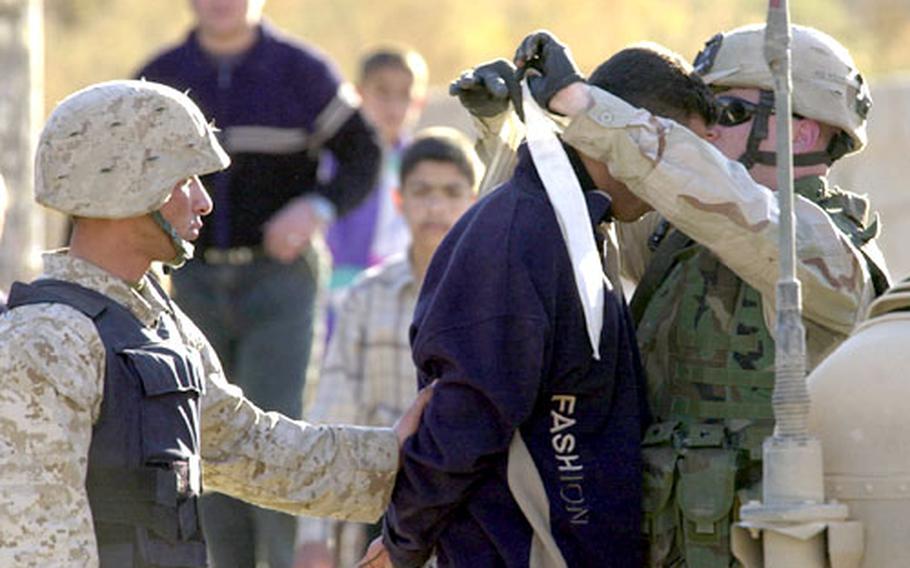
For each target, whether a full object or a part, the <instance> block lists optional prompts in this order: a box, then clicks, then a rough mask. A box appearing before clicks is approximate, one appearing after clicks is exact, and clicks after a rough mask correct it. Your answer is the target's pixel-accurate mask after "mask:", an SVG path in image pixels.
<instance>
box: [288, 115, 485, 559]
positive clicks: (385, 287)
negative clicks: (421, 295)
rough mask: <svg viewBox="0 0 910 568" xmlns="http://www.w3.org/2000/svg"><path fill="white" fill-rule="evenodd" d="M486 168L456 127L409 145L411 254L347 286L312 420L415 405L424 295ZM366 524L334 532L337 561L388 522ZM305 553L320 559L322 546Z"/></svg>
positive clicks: (402, 195)
mask: <svg viewBox="0 0 910 568" xmlns="http://www.w3.org/2000/svg"><path fill="white" fill-rule="evenodd" d="M481 171H482V166H481V165H480V159H479V158H478V157H477V154H476V153H475V152H474V150H473V148H472V147H471V142H470V141H469V140H468V139H467V137H466V136H465V135H464V134H462V133H460V132H459V131H457V130H454V129H452V128H445V127H436V128H428V129H426V130H423V131H422V132H420V133H419V134H418V135H417V136H416V137H415V138H414V140H413V141H412V142H411V143H410V144H409V145H408V146H407V147H406V148H405V149H404V152H403V153H402V155H401V174H400V176H401V177H400V182H399V187H398V191H397V194H398V196H399V198H398V199H399V208H400V210H401V213H402V215H403V216H404V218H405V220H406V222H407V226H408V229H409V230H410V232H411V234H412V235H413V240H412V242H411V245H410V246H409V247H408V250H407V252H406V253H402V254H398V255H395V256H392V257H390V258H389V259H387V260H386V261H385V262H384V263H382V264H380V265H379V266H375V267H373V268H370V269H368V270H367V271H366V272H364V273H362V274H361V276H360V277H358V279H357V280H355V282H354V283H353V284H352V285H351V286H350V287H349V288H348V289H347V290H346V292H345V294H344V297H343V301H342V302H341V303H340V306H339V310H338V312H337V319H336V327H335V333H334V334H333V335H332V339H331V340H330V341H329V346H328V351H327V354H326V359H325V362H324V364H323V368H322V374H321V377H320V379H319V387H318V389H317V392H316V398H315V402H314V404H313V407H312V410H311V411H310V412H309V413H308V416H307V418H308V419H309V420H310V421H315V422H317V423H343V424H368V425H373V426H383V425H384V426H388V425H391V424H394V423H395V421H396V420H397V419H398V418H399V417H400V416H401V415H402V413H403V412H404V411H405V409H407V406H408V404H409V403H410V401H411V400H413V398H414V395H415V393H416V392H417V371H416V369H415V368H414V362H413V360H412V359H411V347H410V342H409V339H408V334H409V330H410V326H411V319H412V317H413V314H414V305H415V304H416V302H417V294H418V292H419V290H420V285H421V283H422V282H423V276H424V274H425V273H426V270H427V266H428V265H429V264H430V259H431V258H432V256H433V253H434V252H435V251H436V248H437V247H438V246H439V243H440V242H442V239H443V237H444V236H445V235H446V233H447V232H448V231H449V229H450V228H451V227H452V226H453V225H454V224H455V222H456V221H457V220H458V219H459V218H460V217H461V215H462V214H463V213H464V212H465V211H466V210H467V209H468V208H469V207H470V206H471V205H472V204H473V203H474V200H475V198H476V192H477V186H478V182H479V180H480V178H481V177H482V173H481ZM320 524H322V523H320ZM365 528H366V530H364V531H358V534H357V535H355V538H342V537H344V536H350V535H349V534H342V531H341V530H334V531H333V533H334V534H333V535H330V536H331V537H332V540H334V541H335V547H336V551H335V558H336V562H337V561H338V560H339V559H340V557H341V556H342V553H347V552H355V553H357V554H360V553H362V552H363V547H364V544H365V543H366V542H370V541H371V540H373V539H374V538H375V537H376V536H378V535H379V533H380V529H381V526H380V525H373V526H367V527H365ZM344 533H350V531H344ZM313 536H314V537H315V535H313ZM364 536H365V537H366V539H364V538H363V537H364ZM311 538H312V537H311ZM349 541H353V543H352V544H350V545H342V543H345V542H349ZM323 547H324V545H323ZM304 548H313V549H315V548H317V546H316V543H312V544H305V545H304ZM301 555H302V556H303V555H305V556H306V557H307V558H308V559H309V558H314V557H315V556H314V555H315V550H311V551H306V550H303V551H302V552H301ZM322 556H323V557H325V554H323V555H322ZM356 558H359V556H358V557H352V559H353V560H356ZM343 560H345V559H342V562H340V563H339V564H340V565H348V564H349V563H345V562H343ZM300 565H301V566H307V565H308V564H306V562H304V561H303V560H301V561H300ZM309 565H312V564H309Z"/></svg>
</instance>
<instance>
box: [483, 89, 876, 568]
mask: <svg viewBox="0 0 910 568" xmlns="http://www.w3.org/2000/svg"><path fill="white" fill-rule="evenodd" d="M591 94H592V97H593V98H594V102H593V104H592V105H591V107H589V108H588V109H587V111H586V112H585V113H583V114H581V115H579V116H577V117H575V118H574V119H573V120H572V121H571V123H570V124H569V126H568V127H567V128H566V130H565V132H564V135H563V139H564V140H565V141H566V142H567V143H569V144H570V145H572V146H573V147H575V148H577V149H579V150H581V151H582V152H584V153H585V154H587V155H589V156H591V157H593V158H595V159H598V160H601V161H603V162H606V163H608V164H609V165H610V173H611V174H612V176H613V177H615V178H616V179H618V180H619V181H622V182H624V183H625V184H626V185H627V186H628V187H629V189H630V190H631V191H632V192H633V193H634V194H636V195H637V196H638V197H639V198H641V199H642V200H644V201H645V202H647V203H649V204H650V205H651V206H652V207H654V209H655V210H656V211H655V212H653V213H649V214H647V215H645V216H644V217H643V218H642V219H641V220H639V221H638V222H635V223H618V224H617V227H616V229H617V234H618V240H619V248H620V251H619V252H620V254H619V256H620V259H621V270H622V274H623V276H625V277H626V278H628V279H629V280H631V281H632V282H633V283H634V284H636V285H639V284H644V282H643V281H642V278H643V277H645V276H646V274H648V273H649V272H650V271H651V270H653V267H652V266H651V265H652V263H653V262H655V261H657V260H658V259H657V258H656V257H655V253H654V250H655V248H656V246H655V244H656V243H654V242H652V237H653V236H655V234H657V228H658V226H659V225H661V224H662V223H664V221H663V219H666V220H668V221H669V225H667V226H668V227H669V228H668V229H667V233H666V236H664V240H669V239H670V238H680V237H682V238H683V239H685V241H686V242H685V243H684V246H682V247H680V249H678V250H677V251H676V254H675V255H674V257H673V258H670V259H669V260H670V261H671V262H670V263H668V265H667V268H668V270H667V271H666V272H659V275H658V278H657V281H656V282H654V283H653V284H654V286H655V290H654V293H653V295H652V296H650V297H649V298H648V301H646V302H644V303H643V306H641V307H642V309H643V310H645V311H646V312H645V313H642V312H636V306H635V301H634V300H633V305H632V309H633V313H634V314H635V315H636V319H637V320H639V328H638V332H637V336H638V342H639V346H640V348H641V352H642V359H643V362H644V364H645V369H646V374H647V376H648V383H649V400H650V402H651V404H652V407H653V408H652V410H653V411H654V414H655V416H656V418H658V419H659V420H661V421H662V422H659V423H657V424H655V425H654V426H653V427H652V428H651V429H649V431H648V433H647V435H646V439H645V446H646V449H645V458H646V464H647V465H646V472H645V488H646V491H645V494H646V496H645V503H644V508H645V512H646V522H645V524H646V526H645V530H646V531H647V532H649V533H655V532H656V533H662V534H661V535H660V536H658V537H657V538H655V537H654V536H653V535H652V538H651V542H652V547H653V548H652V550H651V561H652V562H654V564H655V565H663V562H664V559H667V558H668V557H669V560H672V558H673V556H674V553H673V552H672V551H671V550H670V549H671V547H672V546H673V545H674V540H675V542H676V543H679V542H686V543H687V545H688V544H690V543H692V544H694V546H696V547H699V550H698V551H695V550H688V551H687V555H688V558H687V560H688V562H689V565H691V566H713V565H726V564H727V560H725V558H726V556H727V554H726V550H725V549H726V548H727V543H728V541H729V538H728V537H727V530H728V526H729V514H730V511H731V509H733V508H734V499H736V498H737V497H738V498H739V499H747V498H749V497H750V496H751V495H753V494H754V493H756V492H758V491H759V490H760V477H761V462H760V459H761V451H760V444H761V441H762V439H763V438H764V436H765V435H769V434H770V432H771V425H772V424H773V420H772V419H771V416H772V411H771V403H770V394H771V388H772V386H773V379H774V376H773V361H774V344H773V341H774V339H773V334H774V329H775V324H774V319H775V314H774V306H775V291H776V290H775V287H776V282H777V279H778V273H779V264H778V263H779V261H778V254H779V251H778V239H779V237H778V235H779V210H778V205H777V198H776V196H775V195H774V194H773V193H772V192H771V191H770V190H768V189H767V188H765V187H763V186H761V185H759V184H757V183H756V182H755V181H754V180H753V179H752V178H751V176H750V175H749V173H748V171H747V170H746V169H745V168H744V167H743V166H742V165H741V164H739V163H738V162H734V161H731V160H728V159H727V158H726V157H724V156H723V155H722V154H721V153H720V152H719V151H718V150H717V149H716V148H714V147H713V146H712V145H710V144H709V143H707V142H706V141H704V140H702V139H701V138H699V137H698V136H696V135H695V134H694V133H692V132H691V131H690V130H688V129H687V128H684V127H682V126H681V125H679V124H677V123H675V122H673V121H671V120H667V119H662V118H658V117H655V116H652V115H651V114H650V113H648V112H647V111H644V110H641V109H636V108H634V107H632V106H631V105H629V104H627V103H625V102H624V101H622V100H620V99H619V98H617V97H614V96H613V95H611V94H609V93H606V92H604V91H602V90H599V89H595V88H591ZM513 116H514V115H513ZM511 119H512V118H509V119H506V120H511ZM503 122H504V117H503V116H502V115H501V116H499V117H494V118H493V119H486V120H479V121H477V125H478V126H479V130H480V132H481V133H482V134H483V135H484V136H483V139H482V141H481V143H480V146H479V147H480V149H481V150H482V151H484V154H485V155H486V156H487V157H488V158H489V157H491V156H495V157H496V162H497V163H499V164H500V165H501V166H502V167H501V168H500V169H501V170H502V171H501V172H498V173H497V172H494V175H497V176H498V177H501V176H503V175H508V170H509V167H510V166H509V164H510V163H511V160H510V156H508V153H506V155H505V156H503V152H502V150H501V149H500V148H501V146H503V145H504V144H508V143H509V142H510V141H509V140H506V139H496V138H494V133H495V132H496V131H497V130H498V129H499V128H500V126H501V125H502V124H503ZM488 171H489V170H488ZM496 181H497V180H495V179H485V180H484V184H485V185H492V184H493V183H495V182H496ZM797 191H798V192H799V193H800V194H801V197H798V198H797V200H796V204H795V213H796V217H797V223H796V227H797V243H796V249H797V256H798V258H799V266H798V275H799V278H800V280H801V282H802V291H803V302H804V304H803V309H804V311H803V316H804V323H805V325H806V329H807V351H808V359H809V360H808V362H807V363H808V365H807V366H808V368H809V369H810V370H811V369H812V368H814V367H815V366H816V365H818V364H819V362H820V361H821V360H822V359H824V357H825V356H827V355H828V354H829V353H830V352H831V351H832V350H833V349H834V348H835V347H837V345H838V344H840V343H841V342H842V341H843V340H844V339H845V338H846V337H847V335H848V334H849V333H850V330H851V329H852V328H853V326H854V324H855V323H856V321H857V318H858V316H859V315H860V314H861V313H862V312H863V311H864V309H865V308H866V306H868V304H869V302H870V301H871V300H872V298H873V297H874V295H875V287H874V285H873V282H872V274H871V273H870V270H871V269H873V264H874V265H877V266H878V267H879V268H880V269H881V272H880V275H883V276H884V277H885V278H886V277H887V273H886V272H885V265H884V261H883V258H882V255H881V252H880V251H879V249H878V247H877V244H876V243H875V241H874V236H875V234H876V232H877V224H876V221H875V220H874V218H873V220H872V221H871V222H870V221H869V217H870V216H869V212H868V204H867V203H866V201H865V200H864V199H863V198H861V197H859V196H856V195H854V194H849V193H847V192H842V191H840V190H838V189H836V188H831V187H829V186H828V185H827V184H826V182H825V180H824V178H818V177H812V178H807V179H804V180H802V181H801V182H800V183H798V184H797ZM690 238H691V239H690ZM649 245H650V246H649ZM860 247H861V248H860ZM671 269H672V270H671ZM684 322H686V323H685V324H684ZM690 324H691V325H690ZM740 334H742V337H740ZM744 355H745V357H743V356H744ZM686 359H688V360H686ZM681 360H682V362H681ZM738 368H742V370H743V371H744V372H742V373H738V371H737V370H736V369H738ZM731 370H732V372H730V371H731ZM684 375H685V376H684ZM712 377H713V379H712ZM715 379H716V383H715V384H711V383H712V381H713V380H715ZM737 381H744V382H743V384H741V385H738V384H735V383H736V382H737ZM749 381H754V382H755V384H749ZM696 383H699V384H696ZM676 395H679V396H676ZM674 397H676V398H679V399H685V403H689V404H690V407H689V408H680V407H679V404H680V403H677V406H676V407H674V406H673V402H674V401H673V399H674ZM690 401H692V402H694V403H695V404H694V405H691V402H690ZM703 401H704V402H707V404H702V403H703ZM715 401H716V402H717V404H716V405H713V406H712V405H711V403H712V402H715ZM731 403H732V404H731ZM699 404H702V406H703V407H704V408H695V406H697V405H699ZM737 404H741V405H742V406H739V407H738V408H735V409H734V408H732V407H734V406H737ZM708 407H710V408H708ZM709 411H711V412H712V413H715V415H716V416H720V417H721V418H719V419H717V420H708V421H699V420H694V419H693V416H695V415H697V414H699V413H702V414H703V413H705V412H709ZM739 411H742V414H751V415H757V416H760V417H762V418H760V419H757V418H751V419H742V418H738V417H732V418H729V419H725V418H724V416H725V414H730V415H731V416H733V415H736V414H737V413H738V412H739ZM696 446H698V449H697V450H696V449H695V448H696ZM681 472H682V473H685V480H684V481H682V482H680V479H681V476H680V473H681ZM681 486H685V490H684V491H682V490H680V487H681ZM741 489H748V490H751V493H750V491H743V492H740V493H739V494H737V492H736V490H741ZM683 493H685V494H683ZM714 496H716V497H717V499H713V497H714ZM707 497H712V498H710V499H709V498H707ZM696 510H697V511H696ZM693 512H694V514H690V515H689V517H691V518H687V517H686V514H687V513H693ZM684 518H685V519H686V520H688V521H690V522H689V523H683V522H682V520H681V519H684ZM682 530H687V531H688V532H687V533H686V534H685V536H683V535H682V534H678V532H677V531H682ZM702 544H704V545H705V546H700V545H702ZM718 552H719V553H718Z"/></svg>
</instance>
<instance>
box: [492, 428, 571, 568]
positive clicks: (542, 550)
mask: <svg viewBox="0 0 910 568" xmlns="http://www.w3.org/2000/svg"><path fill="white" fill-rule="evenodd" d="M506 476H507V478H508V483H509V491H511V492H512V497H514V498H515V501H516V502H517V503H518V507H519V508H520V509H521V512H522V513H524V516H525V518H526V519H527V520H528V523H529V524H530V525H531V529H532V531H533V534H532V535H531V553H530V558H529V559H528V568H566V559H565V558H563V555H562V551H560V550H559V546H558V545H557V544H556V539H555V538H553V531H552V530H551V528H550V501H549V499H548V498H547V490H546V488H545V487H544V485H543V480H542V479H541V478H540V472H539V471H538V470H537V464H535V463H534V458H532V457H531V452H530V451H528V447H527V446H526V445H525V441H524V439H523V438H522V437H521V432H520V431H518V430H516V431H515V435H514V436H512V443H511V444H509V461H508V465H507V466H506Z"/></svg>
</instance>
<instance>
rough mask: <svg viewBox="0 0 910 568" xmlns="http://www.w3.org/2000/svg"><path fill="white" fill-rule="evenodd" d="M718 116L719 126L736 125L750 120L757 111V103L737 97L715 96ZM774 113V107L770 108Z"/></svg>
mask: <svg viewBox="0 0 910 568" xmlns="http://www.w3.org/2000/svg"><path fill="white" fill-rule="evenodd" d="M717 108H718V117H717V124H719V125H721V126H736V125H738V124H742V123H744V122H748V121H750V120H752V117H753V116H755V114H756V113H757V112H758V108H759V107H758V104H757V103H753V102H752V101H747V100H746V99H741V98H739V97H731V96H729V95H727V96H723V95H722V96H719V97H717ZM771 114H774V109H773V108H772V109H771Z"/></svg>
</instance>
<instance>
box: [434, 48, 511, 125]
mask: <svg viewBox="0 0 910 568" xmlns="http://www.w3.org/2000/svg"><path fill="white" fill-rule="evenodd" d="M518 81H519V78H518V77H516V74H515V66H514V65H512V64H511V63H509V62H508V61H506V60H505V59H496V60H493V61H488V62H487V63H482V64H481V65H478V66H477V67H475V68H473V69H469V70H467V71H465V72H464V73H462V74H461V76H460V77H458V78H457V79H455V80H454V81H452V83H451V84H450V85H449V94H450V95H452V96H455V97H458V100H459V101H460V102H461V105H462V106H463V107H465V108H466V109H467V110H468V112H470V113H471V114H472V115H474V116H479V117H491V116H496V115H499V114H502V113H504V112H506V111H507V110H508V109H509V102H510V101H511V103H512V105H513V106H514V107H515V112H517V113H518V116H519V118H521V119H522V120H524V113H523V111H522V108H521V86H520V85H519V83H518Z"/></svg>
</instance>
